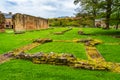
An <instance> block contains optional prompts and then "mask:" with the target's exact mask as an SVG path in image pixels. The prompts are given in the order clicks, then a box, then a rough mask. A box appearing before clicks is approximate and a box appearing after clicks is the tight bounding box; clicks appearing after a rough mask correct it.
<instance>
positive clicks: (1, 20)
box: [0, 13, 5, 32]
mask: <svg viewBox="0 0 120 80" xmlns="http://www.w3.org/2000/svg"><path fill="white" fill-rule="evenodd" d="M0 32H5V17H4V15H3V14H1V13H0Z"/></svg>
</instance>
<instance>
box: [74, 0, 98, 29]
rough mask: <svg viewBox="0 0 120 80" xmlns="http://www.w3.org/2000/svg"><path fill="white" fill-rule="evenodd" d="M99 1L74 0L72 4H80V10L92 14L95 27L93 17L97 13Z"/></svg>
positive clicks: (94, 17)
mask: <svg viewBox="0 0 120 80" xmlns="http://www.w3.org/2000/svg"><path fill="white" fill-rule="evenodd" d="M99 2H100V0H74V4H80V6H81V11H80V12H83V13H88V14H91V15H92V17H93V18H92V19H93V26H94V27H95V19H96V16H97V14H99Z"/></svg>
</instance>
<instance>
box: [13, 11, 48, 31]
mask: <svg viewBox="0 0 120 80" xmlns="http://www.w3.org/2000/svg"><path fill="white" fill-rule="evenodd" d="M13 27H14V31H15V32H19V31H29V30H40V29H46V28H48V20H47V19H44V18H40V17H34V16H31V15H26V14H19V13H17V14H15V15H14V16H13Z"/></svg>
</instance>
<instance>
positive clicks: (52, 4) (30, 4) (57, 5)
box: [0, 0, 77, 18]
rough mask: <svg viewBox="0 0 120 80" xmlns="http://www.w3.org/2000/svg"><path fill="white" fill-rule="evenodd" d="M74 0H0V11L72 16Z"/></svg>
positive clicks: (74, 7)
mask: <svg viewBox="0 0 120 80" xmlns="http://www.w3.org/2000/svg"><path fill="white" fill-rule="evenodd" d="M73 1H74V0H0V11H2V12H5V13H6V12H13V13H24V14H30V15H34V16H40V17H45V18H52V17H60V16H74V13H75V9H76V8H77V6H75V5H74V4H73Z"/></svg>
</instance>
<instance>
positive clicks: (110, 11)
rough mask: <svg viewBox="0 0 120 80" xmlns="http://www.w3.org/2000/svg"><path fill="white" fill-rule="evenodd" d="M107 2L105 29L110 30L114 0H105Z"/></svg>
mask: <svg viewBox="0 0 120 80" xmlns="http://www.w3.org/2000/svg"><path fill="white" fill-rule="evenodd" d="M105 1H106V27H105V29H109V24H110V15H111V14H112V2H113V0H105Z"/></svg>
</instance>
